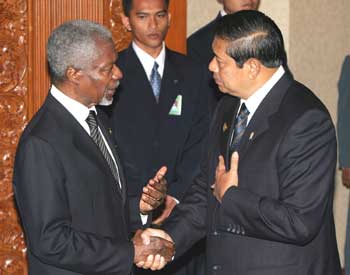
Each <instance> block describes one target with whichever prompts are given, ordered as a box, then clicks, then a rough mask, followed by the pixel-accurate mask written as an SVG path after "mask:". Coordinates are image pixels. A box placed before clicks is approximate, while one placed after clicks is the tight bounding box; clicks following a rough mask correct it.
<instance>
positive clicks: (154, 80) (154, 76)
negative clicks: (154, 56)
mask: <svg viewBox="0 0 350 275" xmlns="http://www.w3.org/2000/svg"><path fill="white" fill-rule="evenodd" d="M158 67H159V65H158V63H157V62H154V65H153V69H152V72H151V76H150V82H151V86H152V90H153V94H154V96H155V98H156V100H157V102H158V100H159V94H160V85H161V82H162V78H161V77H160V74H159V72H158Z"/></svg>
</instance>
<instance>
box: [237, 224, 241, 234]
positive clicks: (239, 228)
mask: <svg viewBox="0 0 350 275" xmlns="http://www.w3.org/2000/svg"><path fill="white" fill-rule="evenodd" d="M236 233H237V234H238V235H239V234H241V226H240V225H237V230H236Z"/></svg>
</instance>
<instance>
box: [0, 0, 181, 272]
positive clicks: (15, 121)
mask: <svg viewBox="0 0 350 275" xmlns="http://www.w3.org/2000/svg"><path fill="white" fill-rule="evenodd" d="M171 3H172V4H171V6H170V9H171V13H172V15H173V20H172V26H171V29H170V32H169V34H168V37H167V45H168V46H169V47H170V48H172V49H175V50H177V51H180V52H185V44H186V25H185V24H186V22H185V19H184V18H185V15H186V0H173V1H172V2H171ZM175 3H176V5H175ZM121 13H122V7H121V0H0V275H9V274H11V275H25V274H27V264H26V260H25V255H26V247H25V242H24V237H23V233H22V230H21V226H20V224H19V219H18V216H17V212H16V210H15V205H14V200H13V190H12V169H13V162H14V156H15V151H16V146H17V143H18V139H19V137H20V134H21V133H22V131H23V129H24V127H25V126H26V123H27V121H28V120H29V119H30V118H31V117H32V116H33V114H34V113H35V112H36V111H37V110H38V109H39V107H40V106H41V104H42V102H43V101H44V99H45V97H46V95H47V92H48V89H49V86H50V82H49V76H48V73H47V67H46V57H45V56H46V49H45V46H46V41H47V38H48V36H49V34H50V32H51V31H52V29H53V28H55V27H56V26H57V25H59V24H60V23H62V22H64V21H66V20H71V19H89V20H93V21H96V22H99V23H103V24H104V25H105V26H107V27H108V28H109V29H111V31H112V34H113V37H114V39H115V42H116V48H117V49H118V50H121V49H123V48H126V47H127V46H128V44H129V43H130V40H131V36H130V34H129V33H128V32H127V31H126V30H125V29H124V28H123V26H122V23H121ZM174 18H175V20H174Z"/></svg>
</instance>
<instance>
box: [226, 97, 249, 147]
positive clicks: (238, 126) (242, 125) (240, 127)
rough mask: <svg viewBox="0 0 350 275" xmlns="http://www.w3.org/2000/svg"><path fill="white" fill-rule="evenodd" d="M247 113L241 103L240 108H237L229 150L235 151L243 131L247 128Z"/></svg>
mask: <svg viewBox="0 0 350 275" xmlns="http://www.w3.org/2000/svg"><path fill="white" fill-rule="evenodd" d="M248 115H249V111H248V109H247V107H246V106H245V104H244V103H243V104H242V106H241V109H240V110H239V114H238V116H237V117H236V119H235V128H234V131H235V132H234V135H233V139H232V143H231V145H230V150H231V152H234V151H236V150H237V148H238V145H239V142H240V141H241V139H242V136H243V134H244V131H245V129H246V128H247V122H248Z"/></svg>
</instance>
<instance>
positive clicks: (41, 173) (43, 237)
mask: <svg viewBox="0 0 350 275" xmlns="http://www.w3.org/2000/svg"><path fill="white" fill-rule="evenodd" d="M99 124H100V128H101V130H102V131H103V132H104V136H105V137H106V139H107V141H108V142H109V144H110V147H111V148H112V150H114V149H113V146H112V144H113V143H112V139H111V137H109V134H108V133H107V131H105V129H104V127H103V126H102V125H101V123H99ZM114 156H115V159H116V161H117V163H119V160H118V156H117V155H116V154H115V152H114ZM118 166H119V168H121V166H120V163H119V165H118ZM14 167H15V168H14V182H13V184H14V190H15V197H16V201H17V205H18V208H19V212H20V216H21V221H22V223H23V229H24V233H25V237H26V242H27V246H28V262H29V274H33V275H34V274H35V275H37V274H45V275H51V274H52V275H56V274H57V275H58V274H60V275H61V274H67V275H68V274H69V275H73V274H107V273H108V274H120V275H125V274H130V272H131V268H132V263H133V254H134V249H133V245H132V242H131V241H130V240H129V239H128V227H127V224H128V222H127V216H128V214H127V201H126V194H125V192H126V191H125V189H126V188H125V187H126V186H125V180H124V176H123V173H122V171H121V169H120V176H121V181H122V190H123V191H122V192H121V190H120V188H119V187H118V185H117V183H116V182H115V179H114V177H113V175H112V173H111V171H110V169H109V167H108V164H107V162H106V161H105V159H104V157H103V155H102V153H101V152H100V150H99V149H98V147H97V146H96V144H95V143H94V142H93V140H92V139H91V137H90V136H89V135H88V134H87V133H86V131H85V130H84V129H83V128H82V127H81V125H80V124H79V123H78V122H77V121H76V120H75V119H74V118H73V116H72V115H71V114H70V113H69V112H68V111H67V110H66V109H65V108H64V107H63V106H62V105H61V104H60V103H59V102H58V101H57V100H56V99H55V98H54V97H52V96H51V95H48V97H47V99H46V101H45V103H44V105H43V106H42V107H41V109H40V110H39V111H38V112H37V114H36V115H35V116H34V117H33V119H32V120H31V121H30V123H29V124H28V126H27V127H26V129H25V131H24V132H23V134H22V137H21V139H20V143H19V146H18V149H17V154H16V160H15V166H14Z"/></svg>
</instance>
